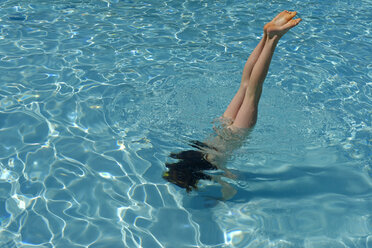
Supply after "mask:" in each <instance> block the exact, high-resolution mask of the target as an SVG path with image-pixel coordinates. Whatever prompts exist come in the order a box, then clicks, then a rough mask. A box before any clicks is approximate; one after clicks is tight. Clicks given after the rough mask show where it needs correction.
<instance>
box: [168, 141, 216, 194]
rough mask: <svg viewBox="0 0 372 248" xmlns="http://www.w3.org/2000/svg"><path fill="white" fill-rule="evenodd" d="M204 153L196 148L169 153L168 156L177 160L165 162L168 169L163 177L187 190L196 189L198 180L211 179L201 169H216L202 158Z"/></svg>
mask: <svg viewBox="0 0 372 248" xmlns="http://www.w3.org/2000/svg"><path fill="white" fill-rule="evenodd" d="M194 147H195V146H194ZM205 155H206V154H205V153H204V152H202V151H196V150H187V151H182V152H179V153H171V154H170V157H171V158H174V159H178V161H177V162H176V163H166V164H165V166H166V167H167V168H168V171H166V172H164V174H163V178H164V179H165V180H167V181H169V182H171V183H173V184H175V185H177V186H179V187H181V188H185V189H186V191H187V192H190V191H191V190H192V189H197V183H198V182H199V180H201V179H202V180H212V177H211V176H210V175H207V174H205V173H203V171H204V170H216V169H217V167H216V166H214V165H213V164H211V163H210V162H209V161H207V160H206V159H205V158H204V156H205Z"/></svg>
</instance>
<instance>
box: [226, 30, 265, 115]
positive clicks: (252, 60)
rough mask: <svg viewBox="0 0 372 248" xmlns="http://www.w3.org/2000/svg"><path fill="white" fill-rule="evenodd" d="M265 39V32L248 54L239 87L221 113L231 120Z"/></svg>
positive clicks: (242, 97) (241, 99) (236, 112)
mask: <svg viewBox="0 0 372 248" xmlns="http://www.w3.org/2000/svg"><path fill="white" fill-rule="evenodd" d="M265 41H266V33H265V34H264V36H263V37H262V39H261V41H260V42H259V43H258V45H257V46H256V48H255V49H254V50H253V52H252V53H251V55H250V56H249V58H248V60H247V62H246V63H245V66H244V70H243V75H242V79H241V83H240V88H239V90H238V92H236V94H235V96H234V98H233V99H232V100H231V102H230V104H229V106H228V107H227V108H226V110H225V113H224V114H223V117H225V118H228V119H231V120H232V121H234V120H235V117H236V115H237V114H238V111H239V109H240V106H241V105H242V103H243V100H244V95H245V91H246V89H247V85H248V82H249V78H250V76H251V73H252V70H253V66H254V64H255V63H256V62H257V60H258V58H259V56H260V54H261V51H262V49H263V47H264V45H265Z"/></svg>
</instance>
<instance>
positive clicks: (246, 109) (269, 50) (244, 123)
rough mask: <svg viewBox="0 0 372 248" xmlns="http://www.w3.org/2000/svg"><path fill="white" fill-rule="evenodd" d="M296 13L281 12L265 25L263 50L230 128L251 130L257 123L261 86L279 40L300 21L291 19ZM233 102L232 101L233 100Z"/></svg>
mask: <svg viewBox="0 0 372 248" xmlns="http://www.w3.org/2000/svg"><path fill="white" fill-rule="evenodd" d="M296 14H297V13H296V12H289V11H283V12H281V13H280V14H279V15H278V16H276V17H275V18H274V19H273V20H272V21H271V22H269V23H268V24H266V25H265V27H264V32H265V34H266V35H264V37H265V36H266V40H265V43H264V46H263V49H262V51H261V53H260V55H259V57H258V59H257V61H256V63H255V64H254V66H253V69H252V72H251V74H250V77H249V80H248V83H247V86H246V90H245V93H244V98H243V101H242V103H241V106H240V108H239V110H238V112H237V114H236V116H235V120H234V122H233V124H232V125H231V126H230V127H231V128H252V127H253V126H254V125H255V124H256V121H257V109H258V102H259V100H260V97H261V92H262V84H263V82H264V80H265V78H266V75H267V72H268V70H269V66H270V62H271V59H272V56H273V54H274V51H275V47H276V45H277V44H278V41H279V39H280V38H281V37H282V36H283V35H284V34H285V33H286V32H287V31H288V30H289V29H291V28H292V27H294V26H296V25H297V24H298V23H299V22H300V21H301V19H300V18H298V19H292V18H293V17H294V16H295V15H296ZM233 100H234V99H233Z"/></svg>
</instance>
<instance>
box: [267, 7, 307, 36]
mask: <svg viewBox="0 0 372 248" xmlns="http://www.w3.org/2000/svg"><path fill="white" fill-rule="evenodd" d="M296 14H297V12H296V11H287V10H285V11H283V12H281V13H279V14H278V15H277V16H276V17H275V18H274V19H273V20H272V21H271V22H269V23H267V24H266V25H265V26H264V32H265V34H267V35H268V37H269V38H274V37H278V38H280V37H282V36H283V35H284V34H285V33H287V31H288V30H289V29H291V28H293V27H294V26H296V25H297V24H299V23H300V21H301V20H302V19H301V18H297V19H292V18H293V17H295V16H296Z"/></svg>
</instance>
